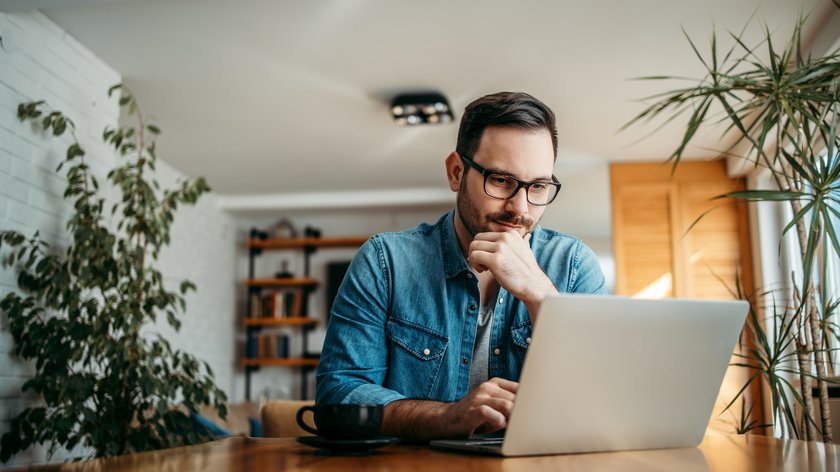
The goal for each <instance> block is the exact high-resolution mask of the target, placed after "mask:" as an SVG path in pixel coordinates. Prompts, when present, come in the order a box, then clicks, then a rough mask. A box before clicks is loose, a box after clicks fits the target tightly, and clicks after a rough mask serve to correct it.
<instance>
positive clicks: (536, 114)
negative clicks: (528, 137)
mask: <svg viewBox="0 0 840 472" xmlns="http://www.w3.org/2000/svg"><path fill="white" fill-rule="evenodd" d="M489 126H509V127H512V128H521V129H527V130H540V129H546V130H548V132H549V134H550V135H551V143H552V144H553V145H554V158H555V159H557V125H556V124H555V122H554V112H553V111H551V108H548V106H546V104H545V103H543V102H541V101H539V100H537V99H536V98H534V97H532V96H531V95H528V94H527V93H524V92H498V93H494V94H490V95H485V96H483V97H481V98H479V99H477V100H475V101H474V102H472V103H470V104H469V105H467V108H465V109H464V115H463V116H462V117H461V126H460V127H459V128H458V143H457V145H456V147H455V150H456V151H458V154H461V155H466V156H468V157H470V158H472V157H473V156H474V155H475V152H476V151H478V145H479V143H480V142H481V135H482V134H484V130H485V129H486V128H487V127H489Z"/></svg>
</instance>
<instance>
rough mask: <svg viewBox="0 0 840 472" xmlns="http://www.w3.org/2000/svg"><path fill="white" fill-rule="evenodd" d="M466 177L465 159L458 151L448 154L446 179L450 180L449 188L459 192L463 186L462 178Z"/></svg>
mask: <svg viewBox="0 0 840 472" xmlns="http://www.w3.org/2000/svg"><path fill="white" fill-rule="evenodd" d="M462 178H464V161H462V160H461V156H460V155H458V153H457V152H456V151H452V152H451V153H450V154H449V155H448V156H446V179H447V180H449V189H450V190H452V191H453V192H457V191H458V189H460V188H461V179H462Z"/></svg>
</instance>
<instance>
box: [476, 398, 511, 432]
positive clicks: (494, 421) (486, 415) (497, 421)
mask: <svg viewBox="0 0 840 472" xmlns="http://www.w3.org/2000/svg"><path fill="white" fill-rule="evenodd" d="M478 412H479V414H480V416H481V418H482V421H481V424H480V425H479V426H478V427H477V428H476V432H480V433H492V432H493V431H498V430H500V429H502V428H505V427H506V426H507V418H508V416H509V414H507V415H506V414H504V413H502V412H500V411H498V410H496V409H495V408H492V407H490V406H488V405H481V406H480V407H478Z"/></svg>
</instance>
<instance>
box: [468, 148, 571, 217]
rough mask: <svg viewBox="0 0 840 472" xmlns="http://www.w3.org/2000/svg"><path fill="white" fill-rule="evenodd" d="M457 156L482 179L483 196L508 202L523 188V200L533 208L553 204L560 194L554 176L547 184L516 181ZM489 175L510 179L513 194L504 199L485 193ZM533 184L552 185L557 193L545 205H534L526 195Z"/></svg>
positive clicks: (543, 182)
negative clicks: (512, 181)
mask: <svg viewBox="0 0 840 472" xmlns="http://www.w3.org/2000/svg"><path fill="white" fill-rule="evenodd" d="M458 155H459V156H460V157H461V160H462V161H464V163H465V164H467V165H468V166H469V167H472V168H473V169H475V170H477V171H478V172H479V173H480V174H481V175H482V176H483V177H484V185H482V188H483V189H484V194H485V195H487V196H488V197H490V198H495V199H496V200H510V199H511V198H513V197H515V196H516V194H517V193H519V189H521V188H523V187H524V188H525V199H526V200H528V203H530V204H531V205H534V206H547V205H550V204H551V202H553V201H554V199H556V198H557V195H558V194H560V188H562V184H561V183H560V181H559V180H557V177H555V176H554V175H552V176H551V182H548V181H546V180H532V181H529V182H526V181H524V180H520V179H517V178H516V177H514V176H512V175H510V174H504V173H501V172H494V171H491V170H487V169H485V168H484V167H481V166H480V165H478V164H477V163H476V162H475V161H473V160H472V159H470V158H469V157H467V156H465V155H463V154H460V153H459V154H458ZM491 175H501V176H504V177H507V178H509V179H512V180H514V181H516V188H515V189H513V192H512V193H511V194H510V195H509V196H508V197H506V198H502V197H496V196H493V195H490V193H488V192H487V177H489V176H491ZM534 184H544V185H553V186H554V187H556V188H557V191H556V192H555V193H554V196H553V197H551V200H549V201H547V202H545V203H534V202H532V201H531V194H530V193H528V191H529V190H530V189H531V185H534Z"/></svg>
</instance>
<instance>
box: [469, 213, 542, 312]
mask: <svg viewBox="0 0 840 472" xmlns="http://www.w3.org/2000/svg"><path fill="white" fill-rule="evenodd" d="M530 239H531V233H528V234H526V235H525V236H522V235H520V233H519V232H517V231H514V230H511V231H505V232H500V233H495V232H488V233H478V234H476V235H475V238H473V240H472V242H471V243H470V246H469V253H468V254H467V262H469V264H470V265H471V266H472V267H473V269H475V270H476V272H478V273H482V272H484V271H488V270H489V271H490V272H491V273H492V274H493V277H494V278H495V279H496V282H498V284H499V285H500V286H501V287H502V288H504V289H505V290H507V291H508V292H509V293H510V294H511V295H513V296H514V297H516V298H517V299H519V300H522V302H523V303H525V307H526V308H527V309H528V314H529V315H530V317H531V323H534V322H535V321H536V316H537V312H538V311H539V308H540V305H541V304H542V302H543V300H545V297H547V296H549V295H551V294H556V293H557V288H555V287H554V284H553V283H552V282H551V279H549V278H548V276H547V275H545V272H543V270H542V269H541V268H540V266H539V264H537V259H536V258H535V257H534V251H532V250H531V246H530V245H529V244H528V243H529V241H530Z"/></svg>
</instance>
